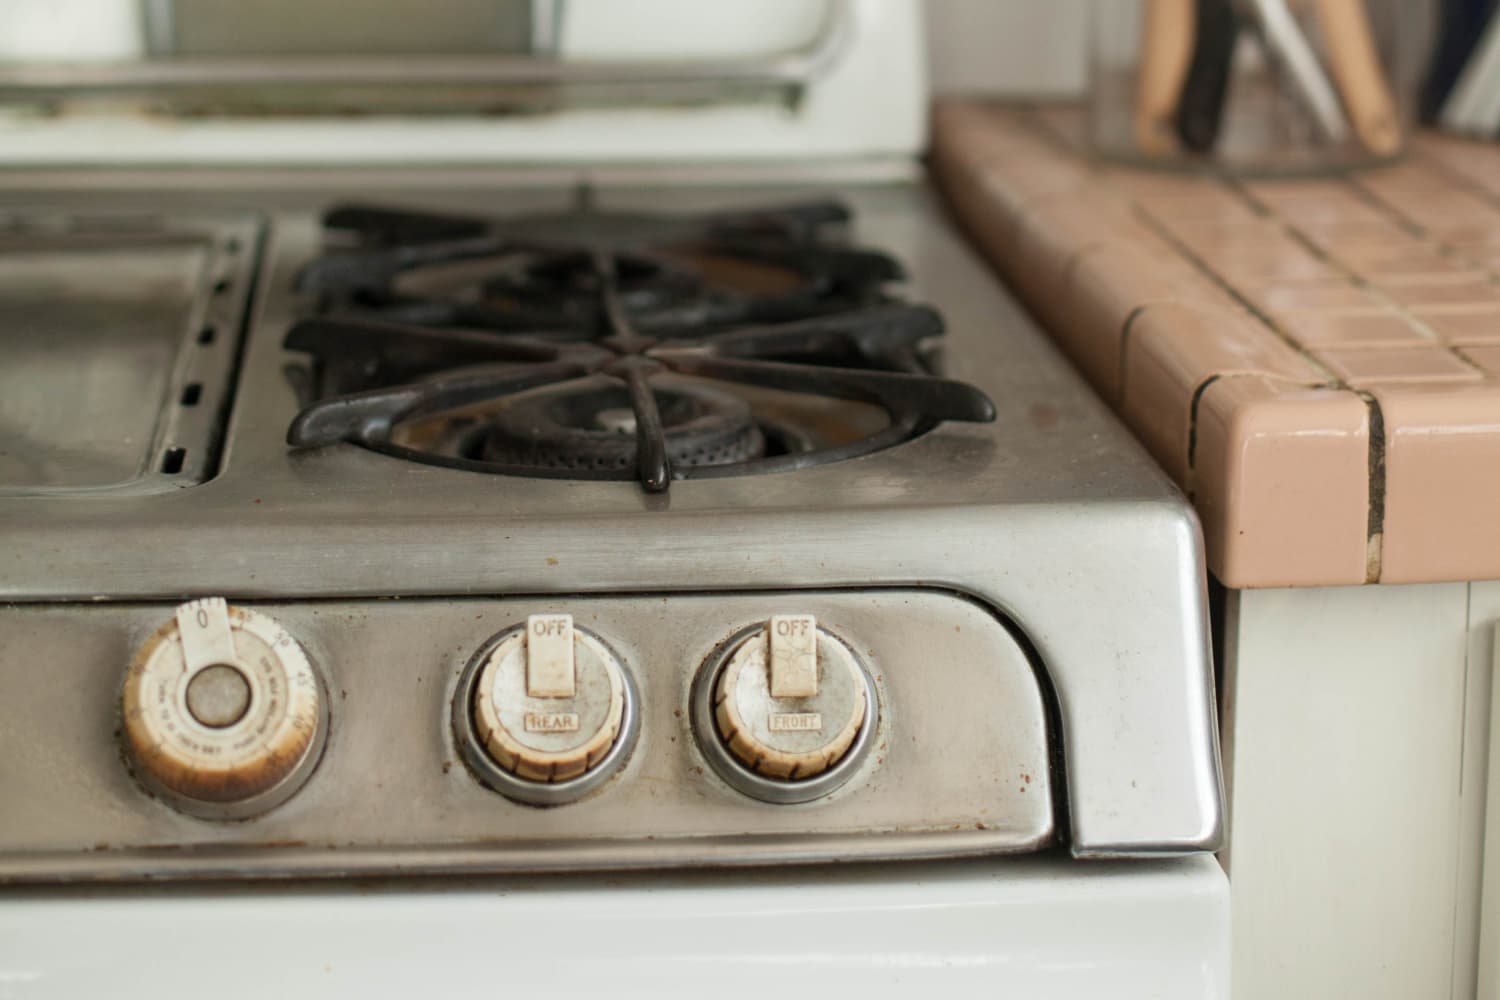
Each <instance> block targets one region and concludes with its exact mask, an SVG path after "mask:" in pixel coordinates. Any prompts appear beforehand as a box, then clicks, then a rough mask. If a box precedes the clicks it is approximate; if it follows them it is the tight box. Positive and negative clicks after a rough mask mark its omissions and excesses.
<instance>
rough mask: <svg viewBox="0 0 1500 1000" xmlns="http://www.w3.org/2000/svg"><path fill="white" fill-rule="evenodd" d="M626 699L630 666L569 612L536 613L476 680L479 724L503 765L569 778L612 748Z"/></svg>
mask: <svg viewBox="0 0 1500 1000" xmlns="http://www.w3.org/2000/svg"><path fill="white" fill-rule="evenodd" d="M626 699H627V683H626V680H625V674H624V668H623V667H622V666H621V665H620V661H619V660H617V659H616V658H615V655H614V654H613V653H611V652H610V651H609V649H608V648H607V647H606V646H605V645H604V644H603V643H602V642H600V641H599V640H598V639H596V638H594V637H593V636H592V635H589V634H588V633H587V632H584V631H583V630H581V629H575V628H574V627H573V618H572V616H571V615H532V616H531V617H529V618H528V619H526V625H525V627H524V628H520V629H517V630H515V631H513V632H511V633H509V634H508V635H506V636H505V637H503V638H502V639H501V640H500V642H499V643H498V644H496V646H495V647H494V649H493V650H491V651H490V652H489V654H488V656H486V657H485V658H484V660H483V665H482V666H481V667H480V669H479V675H478V679H477V681H476V683H475V685H474V695H473V724H474V731H475V734H476V735H477V737H478V740H479V742H480V743H481V744H482V745H483V749H484V752H485V753H486V754H487V756H488V757H489V759H490V760H491V761H493V762H494V763H495V764H496V765H498V766H499V767H500V768H501V769H503V770H504V771H505V772H507V773H509V774H512V775H515V776H517V777H519V778H522V779H525V780H526V781H528V782H547V783H556V782H565V781H569V780H570V779H574V778H579V777H580V776H582V775H583V774H584V773H585V772H587V771H589V770H590V769H591V768H594V767H595V766H596V765H598V764H599V763H600V762H601V761H603V760H604V758H605V757H606V756H608V755H609V754H610V750H611V748H613V747H614V746H615V743H616V740H617V739H618V738H619V737H620V735H621V731H622V723H623V721H624V719H625V714H626ZM502 790H503V791H507V792H508V793H509V792H510V791H512V790H514V788H513V786H512V787H511V788H504V789H502ZM522 794H523V796H524V792H523V793H522Z"/></svg>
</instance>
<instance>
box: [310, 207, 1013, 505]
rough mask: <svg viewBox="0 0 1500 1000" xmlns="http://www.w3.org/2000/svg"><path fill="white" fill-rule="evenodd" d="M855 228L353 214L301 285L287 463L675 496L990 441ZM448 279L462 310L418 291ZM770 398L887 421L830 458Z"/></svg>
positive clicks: (982, 417) (893, 276) (918, 311)
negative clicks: (957, 429) (351, 456)
mask: <svg viewBox="0 0 1500 1000" xmlns="http://www.w3.org/2000/svg"><path fill="white" fill-rule="evenodd" d="M848 219H849V212H848V210H847V209H846V208H845V207H844V206H843V205H841V204H840V203H838V202H836V201H829V200H821V201H811V202H806V203H802V204H795V205H788V206H782V207H775V208H766V209H760V210H754V211H744V212H719V213H711V214H702V215H658V214H640V213H629V212H614V211H602V210H598V209H596V208H595V207H594V205H593V204H592V198H591V197H590V195H589V193H588V192H587V190H582V191H580V193H579V196H578V198H577V200H576V202H575V204H574V206H573V208H572V209H571V210H570V211H566V212H561V213H556V214H549V215H535V216H524V217H516V218H511V219H506V220H487V219H480V218H469V217H459V216H444V215H437V214H427V213H417V212H404V211H393V210H388V209H384V208H378V207H373V206H366V205H355V204H350V205H345V206H340V207H338V208H335V209H333V210H331V211H330V212H328V213H327V215H325V217H324V220H323V221H324V226H325V230H326V233H327V236H328V240H329V243H330V244H331V245H333V244H340V245H338V246H337V247H336V248H334V249H330V250H329V251H328V252H327V253H325V255H324V256H322V257H320V258H318V259H317V260H315V261H313V262H312V263H311V264H309V265H308V266H307V267H306V268H305V269H304V270H303V271H302V273H301V274H300V275H299V278H298V281H299V287H300V289H301V290H303V291H305V292H307V293H309V294H310V295H312V296H315V297H316V299H317V302H318V310H319V315H317V316H314V317H311V318H307V319H304V320H302V321H300V322H298V323H297V324H296V325H295V326H293V328H292V329H291V330H290V331H289V332H288V334H287V337H286V340H285V346H286V347H287V348H289V349H292V350H298V351H306V352H309V353H310V354H312V355H313V357H314V359H315V369H314V370H315V373H316V378H315V382H316V388H315V394H316V396H317V398H316V400H315V401H314V402H312V403H311V404H310V405H309V406H307V408H306V409H304V410H303V411H302V412H301V413H299V414H298V415H297V417H296V419H295V420H294V421H293V422H292V425H291V427H290V429H289V430H288V432H287V440H288V442H289V443H290V444H291V445H292V446H293V447H297V448H311V447H319V446H323V445H328V444H333V443H335V442H341V441H342V442H351V443H354V444H358V445H362V446H364V447H366V448H370V449H373V450H375V451H377V452H382V453H384V454H387V455H392V456H396V457H399V458H403V459H407V460H410V461H415V462H423V463H427V464H431V465H439V466H446V467H450V468H457V469H466V470H470V471H475V472H486V473H498V474H505V475H517V476H538V477H547V478H568V479H594V480H600V479H602V480H629V479H638V480H639V482H640V483H641V485H642V486H643V487H644V488H645V489H646V490H648V491H650V492H653V493H659V492H664V491H665V490H666V489H667V488H668V486H669V484H670V483H671V481H672V480H673V479H674V478H675V479H697V478H706V477H717V476H731V475H743V474H747V473H755V472H770V471H777V470H787V469H798V468H804V467H808V466H812V465H819V464H823V463H825V462H833V461H839V460H842V459H848V458H853V457H856V456H859V455H865V454H869V453H871V452H874V451H878V450H880V449H882V448H887V447H890V446H891V445H894V444H898V443H900V442H902V441H906V440H910V439H911V438H913V437H916V436H918V435H920V434H922V433H925V432H926V431H927V430H929V429H931V428H932V427H935V426H936V425H937V424H939V423H941V422H942V421H945V420H958V421H972V422H987V421H990V420H993V419H994V416H995V410H994V406H993V404H992V403H991V402H990V400H989V399H988V397H986V396H985V395H984V394H983V393H982V392H980V391H979V390H978V389H976V388H975V387H973V386H970V385H968V384H966V383H963V382H957V381H952V380H949V379H944V378H940V377H937V376H936V375H934V374H932V373H931V372H930V371H929V369H928V367H927V365H926V364H925V363H924V361H923V360H922V355H921V354H920V352H919V345H921V343H922V342H923V341H925V340H927V339H928V338H932V337H937V336H939V335H941V334H942V332H943V324H942V319H941V317H940V316H939V314H938V313H937V312H936V311H935V310H933V309H931V308H928V307H926V306H919V305H908V304H904V303H900V302H897V301H895V300H893V299H892V298H891V296H890V295H889V293H888V291H887V290H886V286H888V285H889V284H890V283H892V282H894V281H897V280H899V279H901V278H902V276H903V275H902V271H901V268H900V266H899V265H898V264H897V263H896V262H895V261H894V260H892V259H891V258H890V257H888V256H886V255H884V254H881V253H876V252H872V251H869V250H864V249H859V248H856V247H851V246H848V245H846V244H845V243H843V242H842V241H840V240H839V239H838V238H837V235H838V234H837V232H836V230H837V229H838V228H839V227H840V226H841V224H843V223H846V222H847V221H848ZM465 268H467V269H468V272H471V273H463V272H464V269H465ZM455 269H457V271H458V272H460V274H459V277H458V279H456V280H458V281H459V282H460V284H459V285H458V287H457V288H456V289H454V288H441V289H440V290H438V291H433V290H432V289H431V288H426V289H424V288H423V287H421V286H422V285H423V282H422V281H421V280H420V279H421V278H422V277H423V276H424V275H427V276H428V277H429V278H431V277H432V276H433V275H439V276H441V275H443V274H445V273H451V272H453V271H454V270H455ZM473 272H477V277H475V276H474V273H473ZM431 283H432V282H431V281H429V282H428V284H431ZM413 284H415V285H416V286H417V287H415V288H413V287H409V286H411V285H413ZM437 284H438V285H442V282H441V281H440V280H439V281H437ZM766 390H771V391H774V392H779V393H790V394H795V395H796V396H797V397H798V398H806V397H816V398H818V399H821V400H834V401H849V402H854V403H860V404H866V405H873V406H874V407H878V408H879V409H880V410H883V411H884V414H885V416H886V421H885V423H884V426H881V427H878V428H875V429H873V430H869V431H868V432H865V433H861V434H859V435H858V436H856V437H854V438H853V439H852V440H841V441H836V442H833V443H828V442H823V441H820V440H819V439H818V436H817V435H816V434H815V433H812V432H811V431H810V430H809V429H808V428H807V427H804V426H799V421H797V420H788V419H785V418H782V417H777V416H773V415H770V414H768V413H761V412H757V408H756V406H755V405H753V404H752V402H750V401H748V399H749V398H750V397H754V396H755V395H756V394H757V393H764V392H765V391H766ZM434 423H436V424H437V425H439V428H440V429H439V431H437V432H431V430H430V429H431V427H432V425H433V424H434ZM414 428H417V429H419V430H416V431H414V430H413V429H414ZM420 428H427V430H420Z"/></svg>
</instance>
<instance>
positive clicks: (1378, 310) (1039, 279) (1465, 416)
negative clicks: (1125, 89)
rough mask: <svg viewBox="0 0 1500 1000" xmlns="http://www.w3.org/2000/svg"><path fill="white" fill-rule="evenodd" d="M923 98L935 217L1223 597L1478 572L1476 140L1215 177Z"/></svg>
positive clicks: (1489, 252)
mask: <svg viewBox="0 0 1500 1000" xmlns="http://www.w3.org/2000/svg"><path fill="white" fill-rule="evenodd" d="M1081 126H1082V117H1081V113H1080V112H1078V111H1076V110H1074V109H1068V108H1020V107H1015V106H1006V105H989V104H984V103H975V102H967V101H951V102H942V103H939V105H938V106H937V109H936V112H935V116H934V135H933V148H932V167H933V171H934V173H935V175H936V177H937V179H938V183H939V185H940V186H941V187H942V189H943V190H944V192H945V194H946V196H947V198H948V199H949V202H950V204H951V206H952V208H953V210H954V214H955V216H956V217H957V218H958V219H959V221H960V223H961V224H962V225H963V226H964V227H965V228H966V229H968V231H969V233H970V235H971V236H972V238H973V239H974V240H975V242H976V243H977V244H978V245H979V246H980V247H981V248H982V249H983V251H984V252H985V253H986V254H987V255H988V256H989V257H990V259H991V260H992V261H993V262H994V264H995V265H996V266H997V267H998V268H999V269H1000V270H1001V271H1002V272H1003V273H1004V274H1005V276H1006V277H1007V278H1008V279H1010V281H1011V282H1012V283H1013V285H1014V286H1015V287H1016V289H1017V290H1018V292H1019V293H1020V294H1021V296H1022V297H1023V298H1024V299H1025V300H1026V302H1027V304H1028V305H1029V306H1030V308H1031V309H1032V310H1033V311H1034V312H1035V313H1036V314H1037V315H1038V317H1039V318H1040V319H1041V320H1042V321H1043V322H1044V323H1045V324H1046V325H1047V327H1048V328H1049V329H1050V330H1051V331H1052V333H1053V335H1054V336H1055V338H1056V339H1057V341H1058V343H1059V344H1060V346H1061V347H1062V348H1063V349H1064V350H1065V351H1066V352H1067V353H1068V354H1069V355H1070V356H1071V357H1072V359H1073V361H1074V362H1075V363H1076V364H1077V365H1078V367H1079V368H1080V369H1081V370H1082V371H1083V372H1084V373H1085V375H1087V377H1088V378H1089V379H1090V381H1092V382H1093V384H1094V386H1095V387H1096V388H1097V389H1098V391H1099V392H1100V393H1101V394H1102V395H1103V396H1104V397H1105V398H1106V399H1107V400H1108V401H1109V402H1110V403H1111V404H1112V405H1113V406H1114V407H1115V409H1116V410H1117V411H1118V412H1119V414H1120V415H1121V416H1122V417H1123V418H1124V420H1125V421H1126V422H1127V423H1128V424H1129V425H1130V426H1131V427H1132V428H1133V429H1134V430H1135V432H1136V433H1137V435H1139V437H1140V438H1141V439H1142V441H1143V442H1144V443H1145V444H1146V446H1147V447H1148V448H1149V449H1150V450H1151V452H1152V454H1154V455H1155V456H1156V458H1157V460H1158V461H1159V462H1160V463H1161V464H1162V466H1163V467H1164V468H1165V469H1166V470H1167V472H1168V473H1169V474H1170V475H1171V476H1172V477H1173V478H1174V479H1175V480H1176V481H1177V482H1178V483H1179V484H1180V485H1181V486H1182V488H1183V489H1184V491H1186V493H1187V494H1188V496H1189V497H1191V498H1192V500H1193V502H1194V504H1195V506H1196V507H1197V509H1198V513H1199V516H1200V517H1201V519H1202V521H1203V528H1204V536H1205V541H1206V544H1207V548H1208V558H1209V565H1210V567H1211V568H1212V569H1213V571H1214V573H1215V574H1216V575H1217V576H1218V577H1219V578H1220V579H1221V580H1222V581H1223V582H1224V583H1226V584H1228V585H1229V586H1233V587H1271V586H1307V585H1323V584H1360V583H1414V582H1421V581H1435V580H1474V579H1494V578H1500V145H1486V144H1479V143H1469V142H1465V141H1462V140H1456V139H1448V138H1443V137H1439V136H1423V137H1421V138H1420V139H1419V140H1418V141H1417V143H1416V144H1415V148H1414V149H1413V151H1412V153H1411V155H1410V156H1409V157H1408V158H1407V159H1406V160H1405V161H1403V162H1402V163H1401V164H1400V165H1399V166H1394V167H1389V168H1384V169H1380V170H1374V171H1368V172H1362V173H1357V174H1352V175H1349V176H1347V177H1342V178H1338V179H1330V180H1289V181H1251V182H1239V181H1231V180H1227V179H1221V178H1216V177H1211V176H1204V175H1189V174H1166V173H1159V172H1148V171H1141V170H1132V169H1129V168H1124V167H1120V166H1104V165H1100V164H1097V163H1092V162H1090V161H1089V160H1088V159H1087V158H1085V157H1084V156H1082V155H1080V154H1079V153H1078V152H1077V150H1078V149H1079V144H1078V142H1077V141H1076V136H1077V135H1078V134H1079V133H1080V131H1081Z"/></svg>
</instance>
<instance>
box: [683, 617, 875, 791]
mask: <svg viewBox="0 0 1500 1000" xmlns="http://www.w3.org/2000/svg"><path fill="white" fill-rule="evenodd" d="M765 627H766V625H765V622H759V623H757V624H754V625H748V626H746V627H745V628H743V629H741V630H740V631H738V632H736V633H735V634H734V635H732V636H730V637H729V638H728V639H727V640H725V642H724V643H723V644H721V645H720V646H719V647H718V648H717V649H715V650H714V652H713V654H712V655H711V656H709V658H708V659H707V660H705V661H704V663H703V666H702V667H700V668H699V670H698V673H697V674H696V675H695V676H694V678H693V685H692V690H691V692H690V694H689V714H690V715H691V718H692V724H693V731H694V734H695V735H696V737H697V740H698V747H699V749H700V750H701V751H702V752H703V756H704V757H705V758H707V760H708V762H709V764H710V766H712V767H713V769H714V772H715V773H716V774H718V775H719V777H720V778H723V779H724V781H725V782H726V783H728V784H729V785H730V786H731V787H732V788H734V789H735V790H736V791H739V792H741V793H743V794H745V795H748V796H750V797H751V798H755V799H760V800H761V801H763V802H771V803H775V804H778V805H791V804H796V803H802V802H811V801H813V800H815V799H820V798H822V797H823V796H825V795H828V794H830V793H832V792H833V791H835V790H836V789H838V788H840V787H842V786H843V785H844V784H846V783H847V782H848V781H849V780H850V779H851V778H853V777H854V775H855V774H856V773H858V772H859V770H860V768H861V767H862V765H863V764H864V762H865V760H866V759H867V758H868V757H869V754H870V749H871V747H872V746H873V745H874V742H875V733H876V731H877V730H878V729H879V726H880V697H879V694H878V693H877V690H876V686H875V680H874V678H873V677H871V676H870V671H869V669H868V668H867V667H866V666H865V664H864V662H863V661H862V660H860V658H859V657H858V656H856V655H855V653H854V651H853V650H852V649H850V648H849V645H848V644H847V643H845V642H843V640H841V639H839V638H838V637H837V636H835V635H833V634H832V633H831V632H829V631H827V630H826V629H822V628H820V629H819V630H818V631H819V633H820V634H821V638H822V639H824V640H827V641H832V642H836V643H838V644H839V645H840V646H842V647H843V650H844V652H846V653H847V654H848V656H849V658H850V660H851V661H853V663H854V665H855V667H856V668H857V669H858V673H859V677H860V679H861V681H862V682H863V683H864V688H865V719H864V723H863V724H862V725H861V726H860V728H859V732H858V733H857V734H856V735H855V737H854V741H853V742H852V743H851V744H850V745H849V749H848V750H846V751H845V752H844V754H843V756H842V757H840V758H839V759H838V760H837V761H836V762H834V764H833V765H832V766H831V767H829V768H828V769H827V770H826V771H822V772H820V773H818V774H816V775H813V776H812V777H809V778H793V779H781V778H773V777H769V776H767V775H763V774H760V773H757V772H756V771H754V770H752V769H751V768H750V767H749V766H747V765H746V764H745V763H744V762H742V761H741V760H740V759H739V758H738V757H736V756H735V755H734V753H733V752H732V751H731V750H730V749H729V747H728V746H726V745H725V743H724V739H723V737H722V735H721V734H720V732H719V727H718V723H717V722H716V721H715V718H714V689H715V687H716V686H717V685H718V681H719V677H720V676H721V675H722V674H723V673H724V671H725V669H726V668H727V667H728V665H729V661H730V660H731V659H732V658H733V657H734V655H735V653H736V652H738V651H739V649H740V647H741V646H743V645H744V644H745V643H746V642H748V641H750V640H751V639H752V638H754V637H756V636H757V635H759V634H760V633H761V632H762V630H764V629H765Z"/></svg>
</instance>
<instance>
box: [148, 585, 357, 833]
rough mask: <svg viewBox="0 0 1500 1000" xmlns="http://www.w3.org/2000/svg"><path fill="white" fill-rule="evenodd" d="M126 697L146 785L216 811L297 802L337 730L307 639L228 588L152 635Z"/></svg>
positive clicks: (246, 811)
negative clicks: (331, 725)
mask: <svg viewBox="0 0 1500 1000" xmlns="http://www.w3.org/2000/svg"><path fill="white" fill-rule="evenodd" d="M121 701H122V715H123V723H124V726H123V733H124V739H125V747H126V751H127V753H128V755H129V758H130V761H131V764H132V767H133V769H134V770H135V772H136V774H137V775H138V776H139V777H140V779H141V781H142V783H143V784H145V785H146V787H147V788H148V789H150V790H151V791H152V792H154V793H156V794H157V795H158V796H160V797H161V798H163V799H165V800H166V801H167V802H169V803H170V804H171V805H173V806H174V807H176V808H177V809H179V810H181V811H183V812H186V813H190V814H192V815H196V816H201V817H204V818H210V819H241V818H245V817H247V816H253V815H256V814H258V813H261V812H264V811H266V810H268V809H271V808H274V807H275V806H277V805H279V804H281V803H282V802H283V801H285V800H286V799H287V798H288V797H289V796H290V795H291V794H292V793H293V792H295V791H296V790H297V789H298V788H299V787H301V785H302V783H303V782H304V781H305V780H306V779H307V777H308V775H310V774H311V773H312V770H313V768H314V767H315V766H316V764H317V761H318V757H319V755H320V754H321V752H322V747H323V741H324V738H325V735H326V733H327V729H328V726H327V719H326V707H325V701H324V698H323V693H322V688H321V685H320V684H319V681H318V677H317V674H316V673H315V672H314V670H313V666H312V663H311V662H310V661H309V660H308V658H307V654H306V652H305V651H304V650H303V649H302V647H301V646H300V645H299V644H298V643H297V641H296V640H295V639H293V638H292V636H291V635H290V634H289V633H287V631H286V630H285V629H283V628H282V627H281V626H280V625H278V624H277V623H276V622H275V621H273V620H271V619H270V618H268V617H266V616H265V615H262V614H259V613H257V612H254V611H249V610H246V609H244V608H237V607H230V606H228V605H227V604H226V603H225V602H224V600H223V599H222V598H216V597H215V598H205V599H203V600H198V601H192V602H190V603H188V604H184V605H182V606H181V607H179V608H177V610H176V613H175V614H174V615H173V617H172V620H170V621H168V622H167V623H165V624H164V625H162V627H161V628H159V629H157V630H156V632H155V633H154V634H153V635H152V636H151V637H150V638H149V639H147V640H146V642H145V644H144V645H142V646H141V648H140V649H139V650H138V651H137V653H136V655H135V658H134V660H132V662H131V664H130V668H129V670H128V671H127V673H126V676H125V688H124V692H123V694H122V698H121Z"/></svg>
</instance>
